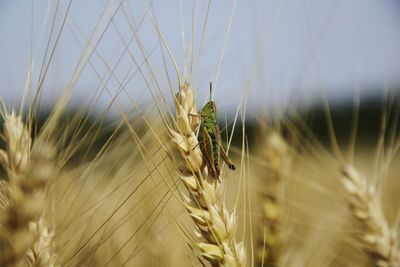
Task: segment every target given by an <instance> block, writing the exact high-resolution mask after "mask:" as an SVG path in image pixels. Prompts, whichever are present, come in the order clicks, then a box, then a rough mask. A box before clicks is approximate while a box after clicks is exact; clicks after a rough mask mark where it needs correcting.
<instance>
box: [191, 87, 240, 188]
mask: <svg viewBox="0 0 400 267" xmlns="http://www.w3.org/2000/svg"><path fill="white" fill-rule="evenodd" d="M211 96H212V83H211V82H210V101H208V102H207V103H206V104H205V105H204V107H203V109H202V110H201V111H200V116H198V117H200V119H201V125H200V137H199V144H200V149H201V151H202V152H203V155H204V158H205V160H206V162H207V165H208V167H209V169H210V171H211V174H212V176H213V177H214V178H215V179H217V180H218V179H219V176H220V169H219V159H220V157H222V159H223V160H224V161H225V163H226V164H227V165H228V167H229V169H231V170H235V169H236V167H235V165H234V164H233V163H232V162H231V161H230V160H229V158H228V156H227V154H226V152H225V150H224V148H223V147H222V140H221V131H220V129H219V127H218V124H217V107H216V104H215V102H213V101H212V99H211ZM190 115H191V114H190Z"/></svg>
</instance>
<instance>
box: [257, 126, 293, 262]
mask: <svg viewBox="0 0 400 267" xmlns="http://www.w3.org/2000/svg"><path fill="white" fill-rule="evenodd" d="M262 153H263V155H262V156H263V158H264V162H265V163H266V165H267V167H266V172H264V179H263V183H264V185H265V186H264V187H263V191H262V201H263V206H262V212H263V213H262V214H263V227H264V228H263V232H264V235H265V238H263V239H262V240H261V241H262V242H260V243H261V244H262V247H261V251H260V253H259V256H261V262H262V263H263V265H265V266H277V265H279V262H280V261H279V259H280V254H281V247H282V245H283V229H282V223H283V214H282V213H283V212H284V209H285V207H284V205H283V197H284V184H283V179H284V178H285V176H287V173H288V171H289V169H290V164H291V157H290V155H289V146H288V145H287V143H286V142H285V140H284V139H283V138H282V136H281V135H280V134H279V133H277V132H272V133H271V134H269V135H268V137H267V140H266V141H265V147H264V149H263V151H262ZM261 238H262V236H261Z"/></svg>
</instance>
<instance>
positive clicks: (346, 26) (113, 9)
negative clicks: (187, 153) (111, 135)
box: [0, 0, 400, 130]
mask: <svg viewBox="0 0 400 267" xmlns="http://www.w3.org/2000/svg"><path fill="white" fill-rule="evenodd" d="M205 21H207V24H206V26H205V27H204V23H205ZM398 25H400V3H399V2H398V1H395V0H387V1H373V0H367V1H365V0H353V1H343V0H326V1H318V0H301V1H298V0H286V1H284V0H281V1H278V0H276V1H275V0H268V1H264V0H251V1H211V2H207V1H172V0H171V1H161V0H158V1H138V0H125V1H120V0H111V1H101V0H88V1H70V0H68V1H67V0H60V1H45V0H41V1H25V0H12V1H11V0H4V1H1V2H0V34H1V36H2V41H1V42H0V58H1V61H0V77H1V83H0V96H1V98H2V99H3V100H4V101H5V102H6V103H8V104H10V105H17V104H19V103H20V101H21V95H22V93H23V90H24V88H26V87H30V88H32V90H35V89H37V88H39V87H40V88H43V96H42V97H41V99H42V105H43V106H48V107H50V106H52V105H53V104H54V103H55V101H56V100H57V99H58V97H59V96H60V95H62V94H63V93H65V92H66V91H67V90H72V102H71V103H72V105H75V106H80V105H83V103H85V106H86V105H87V106H90V108H93V109H94V110H97V111H99V112H100V111H103V110H104V108H105V107H107V106H108V105H109V104H110V103H111V102H113V101H115V102H114V103H117V105H113V107H112V109H111V111H110V113H109V114H111V115H118V114H120V113H121V111H122V110H124V111H130V110H131V109H132V100H134V101H135V103H136V104H137V105H139V106H141V107H142V108H143V109H146V108H149V105H148V103H150V102H154V101H153V100H154V98H155V97H156V96H157V94H159V95H162V96H164V98H165V99H164V100H162V101H161V102H163V101H165V103H164V104H165V105H167V106H168V105H172V100H171V99H172V97H171V91H174V90H176V89H175V88H174V89H172V90H171V88H169V86H168V84H169V82H171V83H172V84H177V81H176V74H175V70H174V68H173V64H172V60H171V58H170V57H169V56H168V53H167V50H166V49H165V47H164V45H163V44H162V41H161V40H160V38H159V34H158V33H157V31H159V32H160V33H161V34H162V36H163V37H164V38H165V42H166V43H167V44H168V46H169V48H170V49H171V52H172V54H173V57H174V59H175V60H176V63H177V66H178V68H179V69H180V72H181V75H182V77H189V76H191V80H192V83H193V85H194V86H195V87H196V89H197V92H198V94H197V98H198V103H199V106H201V105H202V103H204V101H207V99H208V98H209V91H208V83H209V82H210V81H212V82H213V84H214V88H215V96H214V98H215V100H216V101H217V103H218V106H219V109H220V110H221V112H222V114H227V115H228V117H229V116H233V115H234V112H235V111H236V110H237V108H238V106H239V105H240V103H241V101H242V100H243V99H246V102H247V106H246V109H247V110H250V111H252V112H250V113H249V115H248V119H249V120H250V121H251V118H252V117H257V114H259V112H260V111H269V112H271V111H273V112H275V113H276V112H282V111H284V112H286V111H288V110H290V109H293V107H296V109H297V108H299V110H302V112H305V111H306V110H307V112H308V111H310V110H312V112H309V113H312V114H314V115H315V116H314V117H316V118H314V120H316V123H314V125H317V126H318V125H320V123H319V121H320V120H323V117H324V116H323V112H320V111H322V109H323V106H324V98H325V97H327V98H328V99H329V103H330V106H331V108H332V113H333V116H334V120H335V118H336V117H337V118H338V119H337V122H336V124H339V126H338V127H337V128H338V129H344V130H345V129H346V128H347V127H346V126H345V125H346V122H345V120H346V118H349V116H350V115H351V114H352V112H353V105H354V103H357V102H360V103H361V104H360V117H361V118H366V122H365V123H366V125H367V126H368V125H369V124H370V123H371V122H374V121H376V120H378V119H379V118H380V116H381V115H380V110H381V107H382V99H385V95H387V94H389V95H392V94H395V92H396V89H397V88H398V84H399V83H400V79H399V75H398V73H399V71H400V46H399V45H398V44H399V43H400V31H399V30H398ZM203 30H204V41H202V34H203ZM202 43H204V45H202V46H201V44H202ZM192 44H194V45H193V46H192ZM192 47H193V49H192ZM199 49H201V50H199ZM192 51H194V53H192ZM191 59H192V60H191ZM30 62H32V64H30ZM191 62H193V64H191ZM185 66H187V67H186V68H185ZM184 73H185V75H184ZM190 73H191V75H190ZM27 81H28V82H27ZM149 88H157V89H149ZM155 94H156V96H155ZM115 95H118V96H117V97H116V100H114V99H113V97H114V96H115ZM389 98H390V97H389ZM91 99H95V100H94V101H91V102H90V100H91ZM158 99H159V98H158ZM89 102H90V104H89V105H88V104H87V103H89ZM116 106H117V107H116ZM152 108H154V107H152ZM363 114H365V115H363ZM350 117H351V116H350ZM343 120H344V121H343ZM360 127H362V121H361V122H360Z"/></svg>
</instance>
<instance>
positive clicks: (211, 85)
mask: <svg viewBox="0 0 400 267" xmlns="http://www.w3.org/2000/svg"><path fill="white" fill-rule="evenodd" d="M211 96H212V82H210V101H212V99H211Z"/></svg>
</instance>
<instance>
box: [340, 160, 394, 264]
mask: <svg viewBox="0 0 400 267" xmlns="http://www.w3.org/2000/svg"><path fill="white" fill-rule="evenodd" d="M341 182H342V184H343V187H344V189H345V192H346V194H347V201H348V203H349V207H350V209H351V212H352V216H353V218H354V220H355V222H356V224H357V226H358V230H359V232H358V233H357V234H355V236H354V237H355V240H356V242H357V243H358V245H360V246H361V247H362V248H363V250H364V251H365V252H366V253H367V254H368V255H369V256H370V258H371V259H372V261H373V263H374V264H375V266H379V267H389V266H398V265H399V250H398V244H399V241H398V236H397V230H396V229H395V228H390V227H389V225H388V223H387V221H386V219H385V218H384V216H383V214H382V209H381V206H380V200H379V198H378V196H377V194H376V191H375V187H373V186H368V184H367V181H366V179H365V178H364V177H362V176H361V175H360V174H359V173H358V172H357V170H356V169H355V168H354V167H352V166H345V167H343V168H342V176H341Z"/></svg>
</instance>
